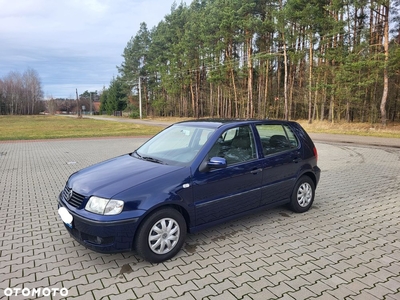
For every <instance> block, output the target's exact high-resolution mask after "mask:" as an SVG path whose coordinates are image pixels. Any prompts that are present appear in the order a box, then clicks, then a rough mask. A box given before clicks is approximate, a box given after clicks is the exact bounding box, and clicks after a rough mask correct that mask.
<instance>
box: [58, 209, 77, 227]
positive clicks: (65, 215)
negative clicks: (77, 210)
mask: <svg viewBox="0 0 400 300" xmlns="http://www.w3.org/2000/svg"><path fill="white" fill-rule="evenodd" d="M58 214H59V215H60V217H61V220H62V221H63V222H64V224H65V225H67V226H68V227H69V228H72V227H73V225H72V222H73V220H74V217H73V216H72V215H71V214H70V213H69V211H68V210H67V209H66V208H65V207H60V208H59V209H58Z"/></svg>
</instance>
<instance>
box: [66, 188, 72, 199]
mask: <svg viewBox="0 0 400 300" xmlns="http://www.w3.org/2000/svg"><path fill="white" fill-rule="evenodd" d="M71 198H72V189H69V190H68V194H67V201H69V200H71Z"/></svg>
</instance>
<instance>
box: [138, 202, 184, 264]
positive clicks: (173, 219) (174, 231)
mask: <svg viewBox="0 0 400 300" xmlns="http://www.w3.org/2000/svg"><path fill="white" fill-rule="evenodd" d="M185 237H186V221H185V219H184V218H183V216H182V215H181V213H179V212H178V211H177V210H175V209H172V208H166V209H161V210H158V211H156V212H154V213H153V214H151V215H150V216H149V217H147V218H146V219H145V220H144V221H143V223H142V224H141V225H140V227H139V229H138V233H137V235H136V239H135V245H136V251H137V252H138V254H139V255H140V256H141V257H143V258H144V259H145V260H147V261H149V262H151V263H159V262H162V261H165V260H168V259H170V258H172V257H174V256H175V255H176V254H177V253H178V252H179V250H180V249H181V248H182V245H183V243H184V241H185Z"/></svg>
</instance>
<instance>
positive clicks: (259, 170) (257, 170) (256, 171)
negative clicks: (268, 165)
mask: <svg viewBox="0 0 400 300" xmlns="http://www.w3.org/2000/svg"><path fill="white" fill-rule="evenodd" d="M261 171H262V169H254V170H251V172H250V173H251V174H257V173H259V172H261Z"/></svg>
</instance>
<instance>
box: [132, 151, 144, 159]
mask: <svg viewBox="0 0 400 300" xmlns="http://www.w3.org/2000/svg"><path fill="white" fill-rule="evenodd" d="M131 156H136V157H137V158H140V159H143V158H142V156H141V155H140V154H139V153H138V152H137V151H136V150H135V151H133V152H132V153H131Z"/></svg>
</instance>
